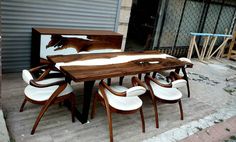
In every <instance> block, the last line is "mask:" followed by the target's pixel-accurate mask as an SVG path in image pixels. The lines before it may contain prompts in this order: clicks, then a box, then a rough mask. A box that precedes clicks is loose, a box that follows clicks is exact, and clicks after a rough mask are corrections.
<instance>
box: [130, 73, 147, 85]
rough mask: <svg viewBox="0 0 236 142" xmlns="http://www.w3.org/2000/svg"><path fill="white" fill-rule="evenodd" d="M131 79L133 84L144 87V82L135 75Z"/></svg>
mask: <svg viewBox="0 0 236 142" xmlns="http://www.w3.org/2000/svg"><path fill="white" fill-rule="evenodd" d="M131 81H132V85H133V86H142V87H144V88H146V86H145V85H144V83H143V82H142V81H141V80H140V79H138V78H137V77H136V76H133V77H132V79H131Z"/></svg>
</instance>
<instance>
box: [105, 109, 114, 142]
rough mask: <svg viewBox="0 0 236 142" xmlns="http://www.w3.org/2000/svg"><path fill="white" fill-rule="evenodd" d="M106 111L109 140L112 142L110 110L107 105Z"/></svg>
mask: <svg viewBox="0 0 236 142" xmlns="http://www.w3.org/2000/svg"><path fill="white" fill-rule="evenodd" d="M106 112H107V119H108V125H109V135H110V142H113V132H112V118H111V112H110V109H109V107H106Z"/></svg>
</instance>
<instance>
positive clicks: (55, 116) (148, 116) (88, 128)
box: [2, 60, 236, 142]
mask: <svg viewBox="0 0 236 142" xmlns="http://www.w3.org/2000/svg"><path fill="white" fill-rule="evenodd" d="M193 62H194V68H193V69H188V75H189V78H190V86H191V88H190V89H191V98H187V93H186V88H181V89H180V90H181V91H182V92H183V99H182V103H183V108H184V116H185V118H184V120H183V121H181V120H179V110H178V105H174V104H171V105H168V104H159V105H158V106H159V107H158V109H159V115H160V118H159V122H160V128H159V129H156V128H155V126H154V124H155V122H154V113H153V107H152V105H151V102H150V100H149V97H147V96H142V100H143V102H144V106H143V107H144V117H145V122H146V133H141V127H140V120H139V116H138V114H134V115H128V116H123V115H116V114H114V115H113V131H114V140H115V141H129V142H130V141H151V142H152V141H153V142H154V141H155V142H157V141H162V142H163V141H165V142H168V141H171V142H173V141H180V140H187V139H186V138H188V137H189V138H191V137H192V136H194V135H193V134H196V133H197V134H198V133H202V132H204V131H205V130H207V129H208V128H209V127H211V126H213V127H215V126H217V125H218V124H223V123H224V122H228V121H230V120H231V118H233V117H235V116H236V109H235V108H236V80H235V79H232V80H230V81H226V78H228V77H230V76H232V75H234V74H236V68H234V66H236V63H235V62H231V61H228V60H221V61H220V62H219V61H216V60H212V61H211V62H212V64H203V63H200V62H197V61H193ZM231 65H232V66H231ZM112 81H113V83H117V79H113V80H112ZM124 85H130V78H129V77H126V78H125V83H124ZM2 86H3V87H2V95H3V96H2V100H3V103H2V104H3V110H4V113H5V115H6V122H7V127H8V129H9V130H10V136H11V138H12V140H13V141H16V142H30V141H34V142H37V141H38V142H39V141H47V142H55V141H60V142H62V141H72V142H73V141H75V142H76V141H109V136H108V128H107V120H106V115H105V112H104V109H103V108H102V107H101V106H100V105H98V113H97V115H96V117H95V118H94V119H93V120H90V123H87V124H85V125H81V124H80V123H79V122H78V121H76V122H75V123H71V119H70V114H69V112H68V110H67V109H65V108H64V107H58V106H57V105H54V106H52V107H51V108H50V109H49V110H48V112H47V113H46V115H45V116H44V117H43V119H42V121H41V122H40V124H39V127H38V129H37V131H36V133H35V135H33V136H31V135H30V134H29V133H30V130H31V128H32V125H33V122H34V121H35V118H36V116H37V114H38V112H39V110H40V107H39V106H37V105H33V104H30V103H28V104H26V109H25V111H24V112H22V113H19V112H18V111H19V107H20V104H21V102H22V100H23V89H24V87H25V84H24V83H23V81H22V79H21V75H20V74H5V75H3V83H2ZM73 87H74V89H75V92H76V93H77V94H82V92H81V90H82V84H73ZM95 90H96V87H95V88H94V91H95ZM77 97H78V101H77V107H78V109H80V107H81V105H80V104H81V100H82V95H78V96H77ZM230 122H231V121H230ZM234 122H235V121H234ZM227 128H228V129H229V131H230V132H232V133H233V130H234V129H233V128H231V127H227ZM225 129H226V128H225ZM226 131H228V130H226ZM222 134H223V133H222ZM230 135H231V134H230ZM227 137H228V138H227ZM223 138H224V137H223ZM229 138H230V136H226V139H229ZM232 138H233V137H232ZM187 141H188V140H187ZM189 141H190V140H189Z"/></svg>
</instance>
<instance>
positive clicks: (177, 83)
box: [153, 57, 192, 97]
mask: <svg viewBox="0 0 236 142" xmlns="http://www.w3.org/2000/svg"><path fill="white" fill-rule="evenodd" d="M179 60H180V61H183V62H189V63H192V62H191V60H190V59H188V58H184V57H183V58H179ZM185 68H186V67H185ZM153 78H156V79H157V80H158V81H159V82H160V83H162V84H168V83H170V82H171V83H172V87H173V88H182V87H185V86H187V92H188V97H190V88H189V83H188V82H187V80H186V79H185V78H184V76H181V75H179V69H176V70H175V71H171V72H170V74H169V75H168V76H167V77H165V76H163V75H162V74H160V73H157V72H155V73H154V74H153Z"/></svg>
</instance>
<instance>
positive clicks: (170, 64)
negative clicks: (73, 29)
mask: <svg viewBox="0 0 236 142" xmlns="http://www.w3.org/2000/svg"><path fill="white" fill-rule="evenodd" d="M154 54H155V55H159V54H160V53H159V52H158V51H142V52H116V53H99V54H76V55H55V56H48V60H49V61H50V62H51V63H53V64H56V63H61V62H64V63H67V62H72V61H84V60H90V59H110V58H114V57H117V56H121V55H124V56H135V55H154ZM186 66H187V67H190V68H191V67H192V66H193V64H191V63H188V62H183V61H180V60H178V59H177V58H172V57H167V58H149V59H137V60H133V61H129V62H125V63H118V64H109V65H83V66H82V65H70V66H63V65H62V66H60V70H61V71H62V72H63V73H64V74H65V76H66V79H67V80H68V81H71V80H73V81H74V82H84V100H83V108H82V113H80V112H79V111H77V113H76V116H77V118H78V120H79V121H80V122H81V123H86V122H87V120H88V113H89V107H90V101H91V96H92V89H93V86H94V83H95V81H96V80H101V79H106V78H111V77H122V76H127V75H136V74H141V73H150V72H159V71H163V70H169V69H182V71H183V73H184V77H185V79H186V81H187V85H188V78H187V74H186V71H185V67H186Z"/></svg>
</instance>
